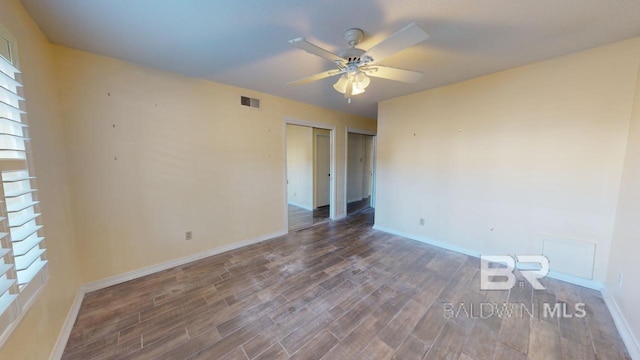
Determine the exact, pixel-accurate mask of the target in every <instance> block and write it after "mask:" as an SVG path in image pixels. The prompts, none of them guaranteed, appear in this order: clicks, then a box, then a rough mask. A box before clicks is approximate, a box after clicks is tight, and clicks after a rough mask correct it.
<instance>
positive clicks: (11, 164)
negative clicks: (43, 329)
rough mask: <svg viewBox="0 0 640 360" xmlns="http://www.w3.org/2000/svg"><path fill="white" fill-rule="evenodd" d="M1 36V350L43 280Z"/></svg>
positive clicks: (14, 92)
mask: <svg viewBox="0 0 640 360" xmlns="http://www.w3.org/2000/svg"><path fill="white" fill-rule="evenodd" d="M0 30H2V28H0ZM4 35H6V34H3V33H2V32H0V346H1V345H2V344H3V343H4V341H5V340H6V338H7V337H8V334H9V333H10V332H11V330H13V328H14V327H15V325H16V323H17V322H18V320H19V319H20V318H21V316H22V314H24V312H25V311H26V309H27V307H28V306H29V305H30V304H31V301H32V300H33V299H34V297H35V296H36V295H37V294H38V292H39V290H40V289H41V288H42V286H43V285H44V283H45V282H46V280H47V272H46V264H47V260H46V257H45V255H46V250H45V247H44V237H42V234H41V232H42V231H41V230H42V225H41V223H40V212H39V211H38V204H39V202H38V192H37V189H36V188H35V177H33V176H31V174H30V171H29V157H30V146H29V141H30V140H29V137H28V133H29V131H28V130H29V128H28V126H27V124H26V122H25V116H26V113H25V111H24V105H25V99H24V98H23V97H22V96H21V94H22V84H21V83H20V76H21V75H20V71H19V70H18V69H17V68H16V66H15V65H14V63H15V60H14V59H15V58H14V56H13V54H12V50H13V49H12V46H11V45H12V43H11V41H9V40H7V39H8V37H6V36H4ZM5 46H6V48H5Z"/></svg>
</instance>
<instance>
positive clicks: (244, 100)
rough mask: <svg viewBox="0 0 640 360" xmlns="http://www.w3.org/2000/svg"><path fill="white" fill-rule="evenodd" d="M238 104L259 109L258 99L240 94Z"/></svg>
mask: <svg viewBox="0 0 640 360" xmlns="http://www.w3.org/2000/svg"><path fill="white" fill-rule="evenodd" d="M240 105H242V106H249V107H253V108H257V109H259V108H260V99H254V98H250V97H247V96H240Z"/></svg>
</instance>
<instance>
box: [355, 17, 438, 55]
mask: <svg viewBox="0 0 640 360" xmlns="http://www.w3.org/2000/svg"><path fill="white" fill-rule="evenodd" d="M428 38H429V34H427V33H426V32H424V30H422V29H421V28H420V27H419V26H418V25H416V23H411V24H409V25H407V26H405V27H404V28H403V29H401V30H400V31H398V32H397V33H395V34H393V35H391V36H389V37H388V38H386V39H384V40H382V41H381V42H379V43H378V44H377V45H375V46H374V47H372V48H371V49H369V51H367V52H366V53H364V54H363V55H362V57H364V56H367V55H368V56H370V57H371V59H373V61H372V62H371V64H375V63H378V62H380V61H382V60H384V59H386V58H388V57H389V56H391V55H393V54H395V53H397V52H399V51H402V50H404V49H406V48H410V47H412V46H414V45H416V44H418V43H421V42H423V41H425V40H427V39H428Z"/></svg>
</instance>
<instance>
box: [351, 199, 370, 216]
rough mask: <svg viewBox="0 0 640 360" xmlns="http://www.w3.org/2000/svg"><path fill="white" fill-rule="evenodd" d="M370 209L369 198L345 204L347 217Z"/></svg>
mask: <svg viewBox="0 0 640 360" xmlns="http://www.w3.org/2000/svg"><path fill="white" fill-rule="evenodd" d="M368 209H371V197H366V198H363V199H362V200H358V201H352V202H350V203H348V204H347V215H353V214H355V213H357V212H359V211H363V210H368Z"/></svg>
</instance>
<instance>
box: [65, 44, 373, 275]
mask: <svg viewBox="0 0 640 360" xmlns="http://www.w3.org/2000/svg"><path fill="white" fill-rule="evenodd" d="M54 53H55V58H56V69H55V70H56V72H57V73H58V74H59V75H60V76H59V78H60V82H59V92H60V100H61V107H62V114H63V118H64V120H65V124H64V130H65V136H66V142H67V151H68V158H69V162H70V171H69V177H70V183H71V187H72V188H73V195H72V202H73V213H74V216H75V220H76V224H77V226H76V234H77V236H78V238H79V239H81V240H80V241H79V245H80V247H79V250H80V252H81V254H82V255H83V256H82V269H83V275H84V280H85V281H94V280H98V279H103V278H105V277H109V276H113V275H118V274H122V273H125V272H127V271H131V270H135V269H139V268H141V267H144V266H148V265H153V264H157V263H160V262H163V261H166V260H170V259H174V258H177V257H180V256H185V255H189V254H193V253H197V252H199V251H203V250H207V249H212V248H216V247H220V246H222V245H226V244H231V243H234V242H238V241H242V240H248V239H253V238H256V237H259V236H263V235H267V234H272V233H275V232H279V231H284V230H285V229H284V226H285V225H284V224H285V196H284V194H285V193H284V191H286V190H285V179H284V163H285V159H284V151H285V150H284V119H285V118H291V119H298V120H306V121H314V122H322V123H326V124H330V125H335V126H336V130H337V131H338V133H344V131H345V128H346V127H347V126H348V127H358V128H365V129H372V130H373V129H375V128H376V122H375V120H369V119H365V118H361V117H357V116H353V115H348V114H345V113H340V112H336V111H331V110H326V109H322V108H318V107H314V106H310V105H306V104H302V103H298V102H294V101H290V100H285V99H282V98H278V97H275V96H271V95H267V94H263V93H257V92H253V91H249V90H245V89H240V88H237V87H232V86H227V85H222V84H217V83H213V82H209V81H204V80H199V79H194V78H188V77H184V76H180V75H176V74H171V73H167V72H162V71H158V70H154V69H150V68H146V67H142V66H138V65H133V64H131V63H126V62H123V61H118V60H115V59H111V58H107V57H103V56H97V55H93V54H89V53H86V52H81V51H77V50H72V49H69V48H65V47H61V46H54ZM241 95H246V96H250V97H255V98H259V99H260V104H261V108H260V109H254V108H246V107H241V106H240V105H239V102H240V100H239V98H240V96H241ZM336 154H337V158H336V161H337V164H336V165H337V166H336V168H337V170H338V177H337V179H338V183H337V187H336V192H335V196H336V199H340V201H336V202H335V203H336V204H337V209H336V210H337V214H338V215H340V214H344V208H343V207H344V206H343V205H342V204H343V203H344V200H343V199H344V188H345V186H344V183H343V182H344V181H341V180H340V179H344V170H343V169H344V161H345V160H344V155H341V154H344V139H340V137H339V136H336ZM116 159H117V160H116ZM187 230H191V231H193V240H191V241H185V240H184V232H185V231H187Z"/></svg>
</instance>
